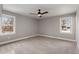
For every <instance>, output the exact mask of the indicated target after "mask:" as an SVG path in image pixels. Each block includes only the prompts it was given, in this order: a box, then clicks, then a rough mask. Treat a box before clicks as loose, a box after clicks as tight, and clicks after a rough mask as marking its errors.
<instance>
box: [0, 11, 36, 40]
mask: <svg viewBox="0 0 79 59" xmlns="http://www.w3.org/2000/svg"><path fill="white" fill-rule="evenodd" d="M3 13H4V14H8V15H13V16H15V17H16V34H12V35H3V36H0V41H6V40H13V39H16V38H20V37H27V36H31V35H36V34H37V21H36V20H35V19H33V18H29V17H27V16H22V15H19V14H15V13H12V12H9V11H3Z"/></svg>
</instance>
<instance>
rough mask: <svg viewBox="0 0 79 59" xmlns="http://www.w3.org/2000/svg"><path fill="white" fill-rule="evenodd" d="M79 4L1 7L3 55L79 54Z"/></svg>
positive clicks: (0, 40) (0, 41)
mask: <svg viewBox="0 0 79 59" xmlns="http://www.w3.org/2000/svg"><path fill="white" fill-rule="evenodd" d="M78 35H79V4H0V54H78V53H79V36H78Z"/></svg>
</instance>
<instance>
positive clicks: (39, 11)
mask: <svg viewBox="0 0 79 59" xmlns="http://www.w3.org/2000/svg"><path fill="white" fill-rule="evenodd" d="M47 13H48V11H44V12H41V9H38V10H37V13H30V14H33V15H37V16H38V17H42V16H43V15H44V14H47Z"/></svg>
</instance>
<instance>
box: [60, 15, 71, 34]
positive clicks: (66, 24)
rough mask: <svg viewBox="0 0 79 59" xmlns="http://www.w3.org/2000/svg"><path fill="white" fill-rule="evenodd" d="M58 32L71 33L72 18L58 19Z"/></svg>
mask: <svg viewBox="0 0 79 59" xmlns="http://www.w3.org/2000/svg"><path fill="white" fill-rule="evenodd" d="M60 32H62V33H72V17H71V16H66V17H61V18H60Z"/></svg>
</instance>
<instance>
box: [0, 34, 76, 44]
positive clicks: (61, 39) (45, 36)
mask: <svg viewBox="0 0 79 59" xmlns="http://www.w3.org/2000/svg"><path fill="white" fill-rule="evenodd" d="M36 36H43V37H49V38H57V39H60V40H65V41H71V42H76V40H72V39H66V38H61V37H53V36H49V35H42V34H36V35H31V36H27V37H22V38H18V39H13V40H9V41H5V42H0V45H2V44H7V43H11V42H15V41H19V40H24V39H27V38H31V37H36Z"/></svg>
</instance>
